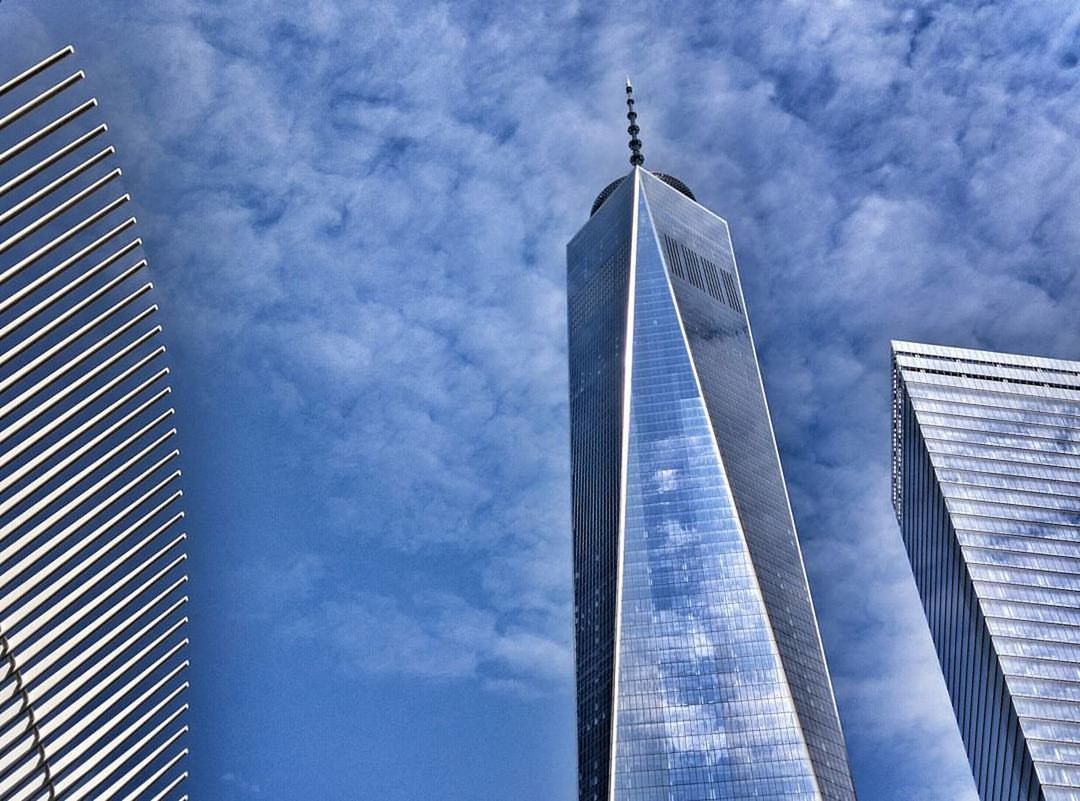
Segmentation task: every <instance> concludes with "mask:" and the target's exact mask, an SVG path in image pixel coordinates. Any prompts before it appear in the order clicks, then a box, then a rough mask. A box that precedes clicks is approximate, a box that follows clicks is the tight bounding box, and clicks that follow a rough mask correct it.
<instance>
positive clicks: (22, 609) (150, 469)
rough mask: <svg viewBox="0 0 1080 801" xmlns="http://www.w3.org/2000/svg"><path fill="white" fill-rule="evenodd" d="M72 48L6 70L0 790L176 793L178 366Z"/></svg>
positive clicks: (1, 242)
mask: <svg viewBox="0 0 1080 801" xmlns="http://www.w3.org/2000/svg"><path fill="white" fill-rule="evenodd" d="M72 52H73V49H72V48H71V47H66V48H64V49H63V50H61V51H59V52H57V53H55V54H54V55H52V56H50V57H49V58H46V59H45V60H44V61H41V62H40V63H38V64H36V65H34V66H32V67H30V68H29V69H27V70H25V71H24V72H22V73H20V74H18V75H16V76H15V77H14V78H12V79H10V80H8V81H6V82H3V83H0V799H3V800H4V801H49V800H51V799H58V798H62V799H64V801H82V800H83V799H105V798H109V799H118V801H119V800H120V799H123V800H124V801H129V800H130V801H134V800H135V799H139V801H144V800H145V801H164V800H165V799H168V801H175V799H176V798H177V797H178V796H180V793H181V790H180V785H181V784H182V782H183V779H184V777H185V776H186V774H185V773H184V772H182V766H181V765H180V762H181V760H182V759H183V757H184V755H185V754H186V753H187V751H186V749H185V748H184V747H183V742H182V740H183V737H184V733H185V731H186V730H187V727H186V725H184V717H185V714H184V713H185V711H186V709H187V705H186V704H185V703H184V699H183V692H184V690H185V688H186V687H187V684H186V682H184V680H183V673H184V669H185V668H186V667H187V662H186V660H185V659H184V652H185V645H186V643H187V640H186V639H184V631H183V629H184V624H185V623H186V621H187V619H186V618H185V617H184V616H183V608H184V604H185V602H186V601H187V598H186V597H185V596H184V595H183V588H184V584H185V582H186V581H187V576H186V575H185V574H184V560H185V558H186V556H185V553H184V539H185V535H184V534H183V533H180V531H179V530H178V529H179V527H180V525H181V522H180V521H181V519H182V518H183V513H182V512H180V511H178V504H179V500H180V495H181V493H180V490H179V489H178V483H179V482H178V479H179V476H180V471H179V470H178V469H176V463H177V456H178V453H179V451H177V450H176V447H175V434H176V430H175V429H174V428H171V418H172V415H173V410H172V409H171V408H170V407H169V406H168V397H169V392H170V390H169V386H168V373H169V371H168V369H167V368H166V367H164V366H163V364H162V361H163V358H164V357H163V354H164V350H165V348H164V347H163V346H162V345H161V344H160V342H159V340H160V333H161V326H160V325H159V324H157V323H156V322H155V315H156V312H157V306H156V305H155V304H154V302H153V301H152V299H151V298H152V296H153V291H152V290H153V285H152V284H151V283H150V282H149V281H148V280H147V276H146V260H145V259H144V258H143V257H142V253H141V240H140V239H138V238H137V237H136V235H135V218H134V217H131V216H130V215H129V211H130V209H129V206H128V201H129V197H128V195H127V194H125V193H124V192H123V191H122V190H121V189H119V188H118V182H119V178H120V170H119V168H117V167H116V166H115V164H114V161H115V159H114V155H115V154H114V149H113V148H112V147H111V146H108V145H106V144H105V142H104V140H105V138H106V133H107V130H108V129H107V127H106V125H105V124H104V123H103V122H102V121H101V120H100V119H99V117H98V110H97V108H96V106H97V101H96V100H94V99H92V98H88V97H87V96H86V94H85V89H84V85H85V84H84V76H83V73H82V71H80V70H75V69H74V68H72V67H71V66H70V65H69V63H70V61H71V55H72ZM184 798H186V796H184Z"/></svg>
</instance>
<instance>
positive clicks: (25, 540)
mask: <svg viewBox="0 0 1080 801" xmlns="http://www.w3.org/2000/svg"><path fill="white" fill-rule="evenodd" d="M178 454H179V451H173V452H172V453H170V454H168V455H166V456H165V457H163V458H161V459H159V460H158V461H157V462H155V463H154V464H152V465H151V466H150V467H148V468H146V469H145V470H143V471H142V472H141V473H139V474H138V475H137V476H135V478H133V479H131V480H130V481H128V482H127V483H126V484H125V485H124V486H123V487H121V488H120V489H118V490H116V491H115V492H113V493H112V494H111V495H110V496H109V497H107V498H106V499H105V500H103V501H101V502H99V503H98V504H97V506H95V507H94V508H92V509H91V510H90V511H89V512H86V513H85V514H83V515H82V516H81V517H80V518H79V519H78V520H76V521H75V522H74V523H71V524H70V525H69V526H68V527H67V528H65V529H64V532H61V533H67V532H70V531H77V530H78V529H80V528H82V527H83V526H84V525H86V524H87V523H88V522H89V521H90V520H92V519H94V518H95V517H97V515H99V514H100V513H101V512H102V511H103V510H105V509H107V508H108V507H109V506H111V505H112V504H114V503H116V501H118V500H119V499H120V498H121V497H123V496H124V495H126V494H127V493H128V492H129V491H130V490H131V489H132V488H133V487H135V486H137V485H138V484H139V483H140V482H142V481H143V480H145V479H146V478H147V477H148V476H150V475H151V474H152V473H154V472H155V471H156V470H158V469H159V468H161V467H163V466H164V465H165V464H167V463H168V462H169V461H171V460H172V459H174V458H175V457H176V456H177V455H178ZM129 466H130V465H126V464H125V465H124V466H123V467H121V468H119V469H118V470H114V471H113V472H112V473H110V474H109V476H107V481H112V480H113V479H114V478H116V477H118V476H119V475H120V474H121V473H122V472H124V471H125V470H127V468H128V467H129ZM179 477H180V471H179V470H176V471H174V472H173V473H172V475H170V476H169V477H168V478H167V479H165V481H171V480H174V479H177V478H179ZM106 483H107V482H106ZM102 486H104V484H102ZM72 508H74V507H72ZM69 511H70V510H69ZM57 519H59V517H57ZM53 522H54V521H52V520H50V521H48V522H47V523H41V524H38V525H37V526H35V527H34V528H32V529H30V531H28V532H27V533H25V534H23V535H22V536H21V537H19V538H18V539H17V540H15V541H14V542H11V543H9V544H8V545H6V546H5V547H4V549H3V550H2V551H0V563H3V562H6V561H7V560H8V559H10V558H11V557H12V556H14V555H15V554H16V553H18V552H19V551H20V550H22V549H23V548H25V547H26V546H27V545H29V544H30V543H31V542H33V541H34V540H35V539H36V538H37V537H38V536H39V535H41V534H42V533H43V532H44V531H45V530H46V529H47V528H49V526H51V525H52V523H53ZM57 536H59V535H57ZM8 572H9V571H5V574H4V575H5V576H6V575H7V574H8Z"/></svg>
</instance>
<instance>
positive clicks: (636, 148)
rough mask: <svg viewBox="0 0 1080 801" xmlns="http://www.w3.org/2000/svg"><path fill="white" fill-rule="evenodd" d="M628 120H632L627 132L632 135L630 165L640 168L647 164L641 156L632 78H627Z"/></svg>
mask: <svg viewBox="0 0 1080 801" xmlns="http://www.w3.org/2000/svg"><path fill="white" fill-rule="evenodd" d="M626 119H628V120H630V125H628V126H627V128H626V132H627V133H628V134H630V163H631V164H633V165H634V166H635V167H640V166H641V165H642V164H644V163H645V157H644V156H643V155H641V140H640V139H638V136H637V135H638V133H639V132H640V131H641V129H640V128H638V124H637V112H636V111H634V85H633V84H632V83H630V76H629V75H627V76H626Z"/></svg>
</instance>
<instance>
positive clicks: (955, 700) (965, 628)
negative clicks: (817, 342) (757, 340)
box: [894, 380, 1061, 801]
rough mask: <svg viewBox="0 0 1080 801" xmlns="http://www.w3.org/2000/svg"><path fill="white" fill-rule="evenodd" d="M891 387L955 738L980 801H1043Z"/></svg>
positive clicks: (940, 509) (936, 497) (935, 493)
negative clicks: (960, 744)
mask: <svg viewBox="0 0 1080 801" xmlns="http://www.w3.org/2000/svg"><path fill="white" fill-rule="evenodd" d="M894 386H895V387H896V391H897V392H898V396H897V398H896V404H895V414H896V418H895V419H894V446H896V447H899V449H900V458H899V460H898V461H897V467H898V469H899V471H900V474H899V475H898V476H897V478H898V479H899V481H898V482H897V485H896V486H897V487H898V488H899V490H900V491H899V492H898V495H897V500H898V503H899V505H898V507H897V513H898V517H899V518H900V519H901V520H902V525H901V531H902V534H903V539H904V545H905V547H906V548H907V552H908V557H909V559H910V560H911V568H912V572H913V573H914V576H915V584H916V586H917V587H918V590H919V595H920V597H921V598H922V602H923V609H924V611H925V612H926V619H927V621H928V623H929V624H930V633H931V636H932V638H933V640H934V646H935V648H936V649H937V653H938V659H939V660H940V663H941V669H942V672H943V674H944V677H945V685H946V687H947V688H948V691H949V697H950V698H951V700H952V705H953V711H954V712H955V714H956V720H957V724H958V725H959V727H960V734H961V736H962V738H963V741H964V745H965V747H966V749H967V755H968V760H969V762H970V763H971V769H972V773H973V774H974V777H975V784H976V786H977V787H978V790H979V797H980V798H981V799H982V800H983V801H1041V800H1042V799H1044V798H1051V797H1061V796H1051V795H1049V794H1047V795H1045V796H1044V795H1043V793H1042V789H1041V787H1040V783H1039V779H1038V777H1037V776H1036V772H1035V766H1034V764H1033V761H1032V758H1031V755H1030V753H1029V752H1028V749H1027V748H1026V747H1025V738H1024V732H1023V729H1022V726H1021V723H1020V720H1019V718H1018V716H1017V712H1016V709H1015V706H1014V703H1013V700H1012V698H1011V695H1010V692H1009V688H1008V686H1007V683H1006V678H1005V675H1004V674H1003V671H1002V667H1001V663H1000V660H999V658H998V655H997V653H996V650H995V645H994V642H993V640H992V637H991V631H990V629H989V627H988V625H987V620H986V618H985V617H984V615H983V612H982V610H981V608H980V604H979V599H978V596H977V593H976V588H975V584H974V582H973V581H972V577H971V575H970V573H969V571H968V568H967V566H966V564H965V559H964V554H963V551H962V547H961V544H960V539H959V537H958V535H957V532H956V530H955V529H954V527H953V523H952V521H951V519H950V516H949V511H948V508H947V505H946V501H945V498H944V497H943V495H942V493H941V487H940V486H939V484H938V481H937V478H936V476H935V472H934V468H933V466H932V464H931V457H930V452H929V451H928V449H927V444H926V441H925V440H924V438H923V434H922V432H921V431H920V427H919V425H918V424H917V422H916V418H915V411H914V409H913V407H912V403H911V399H910V398H909V397H908V394H907V392H906V391H905V389H904V386H903V382H902V381H899V380H898V381H896V382H895V384H894Z"/></svg>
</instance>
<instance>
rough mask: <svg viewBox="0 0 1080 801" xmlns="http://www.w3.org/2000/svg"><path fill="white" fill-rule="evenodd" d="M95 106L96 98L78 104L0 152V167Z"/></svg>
mask: <svg viewBox="0 0 1080 801" xmlns="http://www.w3.org/2000/svg"><path fill="white" fill-rule="evenodd" d="M97 104H98V102H97V99H96V98H90V99H89V100H87V101H85V102H83V103H80V104H79V105H78V106H76V107H75V108H73V109H72V110H71V111H69V112H68V113H67V114H64V115H61V116H60V117H57V118H56V119H55V120H53V121H52V122H50V123H49V124H48V125H46V126H44V127H42V128H39V129H38V130H37V131H35V132H34V133H32V134H30V136H27V137H26V138H24V139H23V140H22V141H20V142H16V143H15V144H14V145H12V146H11V147H9V148H8V149H7V150H5V151H3V152H0V165H2V164H4V163H5V162H7V161H8V160H9V159H13V158H15V156H17V155H19V154H20V153H22V152H23V151H24V150H26V149H27V148H30V147H33V146H34V145H36V144H37V143H38V142H40V141H41V140H42V139H44V138H45V137H47V136H48V135H49V134H52V133H54V132H56V131H58V130H60V129H61V128H63V127H64V126H65V125H67V124H68V123H69V122H71V121H72V120H73V119H75V118H76V117H80V116H82V115H83V114H85V113H86V112H88V111H89V110H90V109H92V108H94V107H95V106H97Z"/></svg>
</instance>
